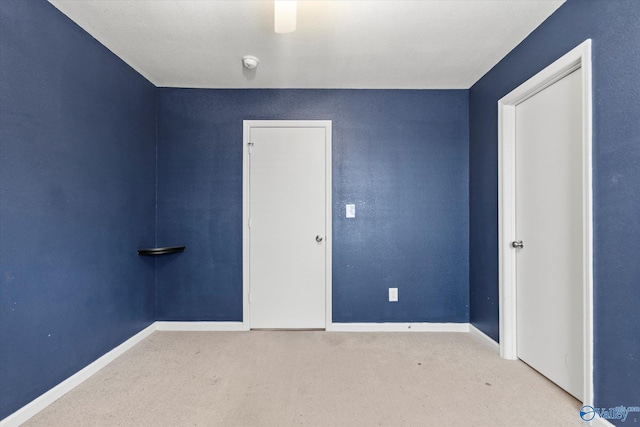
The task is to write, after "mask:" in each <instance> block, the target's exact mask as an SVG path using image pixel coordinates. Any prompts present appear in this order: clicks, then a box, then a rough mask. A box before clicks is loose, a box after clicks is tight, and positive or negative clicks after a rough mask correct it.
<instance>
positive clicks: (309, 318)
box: [248, 126, 330, 329]
mask: <svg viewBox="0 0 640 427" xmlns="http://www.w3.org/2000/svg"><path fill="white" fill-rule="evenodd" d="M248 131H249V133H250V135H249V138H250V142H249V218H250V219H249V307H250V316H249V318H250V320H249V321H250V325H251V328H287V329H296V328H325V308H326V306H325V304H326V295H325V293H326V279H327V277H326V262H327V260H326V255H327V254H326V248H327V239H328V238H329V237H330V236H328V235H327V234H328V233H327V229H326V228H327V227H326V226H327V217H326V212H327V205H326V203H327V191H330V188H327V176H326V174H327V162H330V159H328V158H327V155H326V153H327V144H330V139H328V136H327V132H328V131H329V132H330V128H329V129H327V127H324V126H321V127H286V126H283V127H270V126H269V127H260V126H250V127H249V130H248ZM329 165H330V163H329Z"/></svg>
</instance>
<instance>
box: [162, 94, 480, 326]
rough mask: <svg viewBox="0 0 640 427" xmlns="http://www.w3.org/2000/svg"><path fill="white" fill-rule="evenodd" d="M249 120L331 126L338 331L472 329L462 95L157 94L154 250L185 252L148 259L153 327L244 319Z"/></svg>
mask: <svg viewBox="0 0 640 427" xmlns="http://www.w3.org/2000/svg"><path fill="white" fill-rule="evenodd" d="M251 119H326V120H333V321H334V322H410V321H415V322H418V321H425V322H467V321H468V268H467V266H468V245H467V244H466V242H467V241H468V191H467V189H468V173H467V170H468V124H469V123H468V91H466V90H448V91H428V90H424V91H421V90H406V91H405V90H205V89H167V88H161V89H159V94H158V124H159V125H158V244H159V245H173V244H185V245H187V250H186V251H185V252H184V253H182V254H179V255H175V256H172V257H165V258H163V259H161V260H158V279H157V301H156V302H157V316H158V319H159V320H226V321H240V320H242V120H251ZM346 203H355V204H356V211H357V218H356V219H350V220H346V219H345V218H344V205H345V204H346ZM389 287H398V288H399V292H400V301H399V302H398V303H389V302H388V295H387V288H389Z"/></svg>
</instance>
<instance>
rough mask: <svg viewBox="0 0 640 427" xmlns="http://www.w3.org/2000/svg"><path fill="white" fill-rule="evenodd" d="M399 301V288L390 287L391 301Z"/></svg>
mask: <svg viewBox="0 0 640 427" xmlns="http://www.w3.org/2000/svg"><path fill="white" fill-rule="evenodd" d="M397 301H398V288H389V302H397Z"/></svg>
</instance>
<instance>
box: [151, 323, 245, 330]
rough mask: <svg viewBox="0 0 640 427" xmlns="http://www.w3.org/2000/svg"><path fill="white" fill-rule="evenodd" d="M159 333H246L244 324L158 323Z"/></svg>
mask: <svg viewBox="0 0 640 427" xmlns="http://www.w3.org/2000/svg"><path fill="white" fill-rule="evenodd" d="M156 330H157V331H183V332H196V331H246V330H247V328H245V325H244V323H243V322H165V321H158V322H156Z"/></svg>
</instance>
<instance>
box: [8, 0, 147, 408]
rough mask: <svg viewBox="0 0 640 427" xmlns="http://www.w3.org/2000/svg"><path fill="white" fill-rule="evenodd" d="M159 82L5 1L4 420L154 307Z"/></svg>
mask: <svg viewBox="0 0 640 427" xmlns="http://www.w3.org/2000/svg"><path fill="white" fill-rule="evenodd" d="M155 90H156V89H155V88H154V86H153V85H152V84H151V83H149V82H148V81H146V80H145V79H144V78H142V77H141V76H140V75H139V74H137V73H136V72H135V71H134V70H132V69H131V68H130V67H128V66H127V65H125V64H124V63H123V62H122V61H121V60H120V59H118V58H117V57H116V56H115V55H113V54H112V53H111V52H109V51H108V50H107V49H106V48H104V47H103V46H102V45H100V44H99V43H98V42H97V41H96V40H94V39H93V38H92V37H91V36H89V35H88V34H87V33H85V32H84V31H83V30H81V29H80V28H79V27H77V26H76V25H75V24H74V23H73V22H71V21H70V20H69V19H68V18H66V17H65V16H63V15H62V14H61V13H59V12H58V11H57V9H55V8H54V7H53V6H51V5H50V4H49V3H47V2H45V1H40V0H38V1H22V0H21V1H17V0H15V1H14V0H2V1H0V419H2V418H4V417H6V416H7V415H9V414H10V413H12V412H13V411H15V410H17V409H19V408H20V407H21V406H23V405H24V404H26V403H28V402H29V401H31V400H32V399H34V398H36V397H38V396H39V395H40V394H42V393H43V392H45V391H47V390H48V389H49V388H51V387H52V386H54V385H56V384H57V383H59V382H60V381H62V380H64V379H66V378H67V377H69V376H70V375H72V374H74V373H75V372H76V371H78V370H79V369H81V368H83V367H85V366H86V365H87V364H89V363H91V362H93V361H94V360H95V359H96V358H97V357H99V356H102V355H103V354H104V353H106V352H107V351H109V350H111V349H112V348H113V347H115V346H116V345H118V344H120V343H121V342H123V341H124V340H126V339H128V338H129V337H131V336H132V335H134V334H135V333H136V332H138V331H140V330H141V329H143V328H144V327H145V326H147V325H149V324H150V323H151V322H152V321H153V319H154V304H153V289H154V266H153V261H152V260H149V259H142V258H141V257H138V255H137V254H136V249H137V248H138V247H140V246H149V245H153V243H154V226H155V225H154V221H155V218H154V217H155V212H154V210H155V197H154V194H155V193H154V191H155V190H154V188H155V187H154V186H155Z"/></svg>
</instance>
